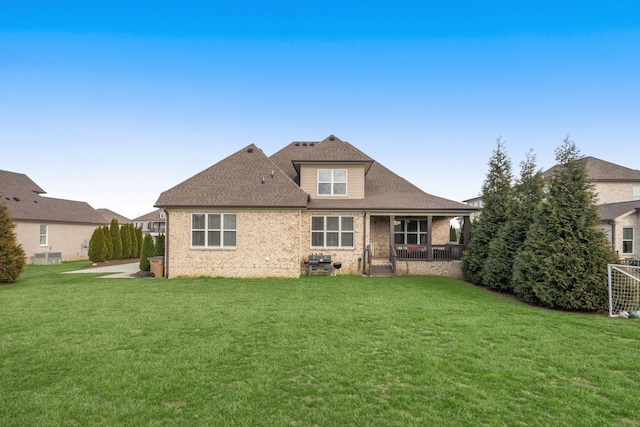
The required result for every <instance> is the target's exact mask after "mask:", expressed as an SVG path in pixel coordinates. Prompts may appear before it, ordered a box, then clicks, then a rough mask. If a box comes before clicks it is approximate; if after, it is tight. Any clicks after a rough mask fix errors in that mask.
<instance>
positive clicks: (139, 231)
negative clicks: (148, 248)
mask: <svg viewBox="0 0 640 427" xmlns="http://www.w3.org/2000/svg"><path fill="white" fill-rule="evenodd" d="M136 240H137V241H138V252H137V253H136V258H140V254H141V253H142V244H143V241H144V239H143V237H142V227H136Z"/></svg>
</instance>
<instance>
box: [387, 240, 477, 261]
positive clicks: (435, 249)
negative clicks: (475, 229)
mask: <svg viewBox="0 0 640 427" xmlns="http://www.w3.org/2000/svg"><path fill="white" fill-rule="evenodd" d="M394 248H395V250H396V253H397V254H398V258H397V259H399V260H403V261H406V260H416V261H417V260H420V261H453V260H460V259H462V254H463V252H464V251H465V249H466V248H467V245H457V244H444V245H431V246H430V250H429V246H427V245H395V246H394Z"/></svg>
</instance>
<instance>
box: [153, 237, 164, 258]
mask: <svg viewBox="0 0 640 427" xmlns="http://www.w3.org/2000/svg"><path fill="white" fill-rule="evenodd" d="M153 256H164V234H159V235H158V237H156V243H155V246H154V248H153Z"/></svg>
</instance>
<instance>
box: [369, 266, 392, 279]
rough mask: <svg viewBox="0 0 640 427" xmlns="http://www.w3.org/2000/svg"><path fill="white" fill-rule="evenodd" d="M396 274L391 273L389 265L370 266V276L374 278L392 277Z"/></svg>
mask: <svg viewBox="0 0 640 427" xmlns="http://www.w3.org/2000/svg"><path fill="white" fill-rule="evenodd" d="M395 275H396V274H395V273H394V272H393V268H391V265H372V266H371V272H370V276H375V277H394V276H395Z"/></svg>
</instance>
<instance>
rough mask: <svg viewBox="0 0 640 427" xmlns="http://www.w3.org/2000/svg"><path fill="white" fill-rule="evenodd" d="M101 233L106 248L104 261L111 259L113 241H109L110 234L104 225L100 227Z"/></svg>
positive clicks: (107, 227)
mask: <svg viewBox="0 0 640 427" xmlns="http://www.w3.org/2000/svg"><path fill="white" fill-rule="evenodd" d="M102 231H103V232H104V242H105V245H106V246H107V252H106V254H105V257H104V258H105V259H106V260H109V259H113V240H111V232H110V231H109V226H108V225H105V226H104V227H102Z"/></svg>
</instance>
